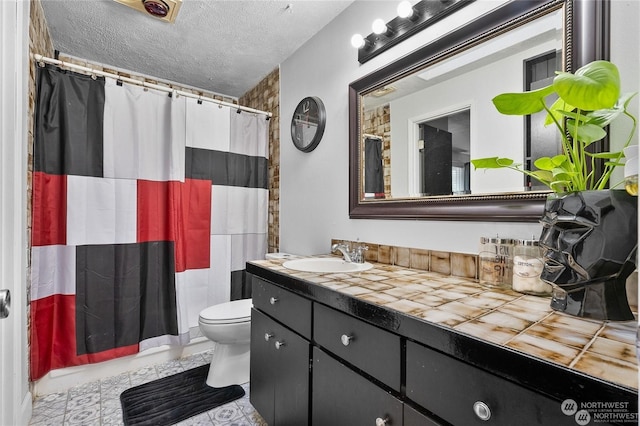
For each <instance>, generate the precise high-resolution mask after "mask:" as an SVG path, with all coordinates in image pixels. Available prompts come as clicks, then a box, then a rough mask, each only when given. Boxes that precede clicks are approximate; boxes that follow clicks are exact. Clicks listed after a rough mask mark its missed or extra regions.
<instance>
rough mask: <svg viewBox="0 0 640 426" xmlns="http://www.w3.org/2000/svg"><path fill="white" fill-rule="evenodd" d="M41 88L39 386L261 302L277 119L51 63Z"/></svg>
mask: <svg viewBox="0 0 640 426" xmlns="http://www.w3.org/2000/svg"><path fill="white" fill-rule="evenodd" d="M37 79H38V80H37V81H38V86H37V100H36V113H35V127H36V128H35V146H34V173H33V226H32V262H31V263H32V265H31V270H32V273H31V274H32V276H31V305H30V312H31V340H30V342H31V346H30V348H31V349H30V350H31V354H30V366H31V379H32V380H37V379H39V378H41V377H42V376H44V375H45V374H46V373H47V372H49V371H50V370H53V369H57V368H63V367H69V366H73V365H80V364H86V363H93V362H100V361H105V360H108V359H112V358H116V357H120V356H124V355H130V354H134V353H137V352H139V351H141V350H144V349H147V348H150V347H154V346H159V345H163V344H185V343H187V342H188V341H189V328H191V327H196V326H197V325H198V314H199V312H200V311H201V310H202V309H204V308H206V307H207V306H211V305H213V304H216V303H221V302H225V301H229V300H233V299H240V298H247V297H250V296H251V293H250V291H251V289H250V287H249V283H247V282H245V278H244V268H245V263H246V261H247V260H253V259H261V258H264V254H265V252H266V249H267V242H266V241H267V238H266V237H267V235H266V234H267V210H268V192H267V156H268V142H267V132H268V121H267V120H266V119H265V117H264V116H260V115H255V114H248V113H241V114H238V113H236V111H235V110H230V109H229V108H227V107H220V106H218V105H214V104H212V103H207V102H203V103H198V102H197V101H196V100H195V99H191V98H186V97H181V96H169V95H168V94H167V93H165V92H161V91H154V90H150V89H144V88H142V87H139V86H135V85H127V84H124V85H123V84H119V82H116V81H114V80H111V79H106V80H105V79H102V78H98V79H93V78H91V77H89V76H85V75H81V74H77V73H73V72H69V71H63V70H60V69H58V68H56V67H52V66H46V67H41V68H38V76H37Z"/></svg>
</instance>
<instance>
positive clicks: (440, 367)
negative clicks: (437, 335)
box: [406, 341, 576, 426]
mask: <svg viewBox="0 0 640 426" xmlns="http://www.w3.org/2000/svg"><path fill="white" fill-rule="evenodd" d="M406 368H407V383H406V395H407V397H408V398H410V399H411V400H413V401H414V402H416V403H417V404H419V405H421V406H423V407H424V408H426V409H427V410H429V411H431V412H433V413H434V414H436V415H437V416H439V417H441V418H442V419H444V420H446V421H447V422H450V423H452V424H455V425H471V424H487V425H505V426H512V425H513V424H514V419H517V424H518V425H522V426H525V425H572V426H575V425H576V421H575V419H574V417H573V416H566V415H564V414H562V411H561V409H560V402H559V401H554V400H552V399H549V398H547V397H544V396H542V395H540V394H537V393H535V392H533V391H530V390H529V389H526V388H524V387H522V386H519V385H516V384H515V383H512V382H510V381H508V380H505V379H502V378H500V377H497V376H494V375H493V374H490V373H488V372H486V371H484V370H481V369H479V368H476V367H473V366H471V365H469V364H465V363H464V362H462V361H459V360H457V359H455V358H453V357H450V356H448V355H444V354H442V353H440V352H436V351H434V350H432V349H429V348H426V347H424V346H422V345H418V344H416V343H414V342H409V341H408V342H407V365H406ZM477 403H478V404H482V403H484V404H486V407H488V409H489V410H490V417H489V419H488V420H487V421H481V420H480V418H479V417H478V416H477V415H476V414H475V412H474V404H477ZM478 407H479V410H482V406H481V405H479V406H478Z"/></svg>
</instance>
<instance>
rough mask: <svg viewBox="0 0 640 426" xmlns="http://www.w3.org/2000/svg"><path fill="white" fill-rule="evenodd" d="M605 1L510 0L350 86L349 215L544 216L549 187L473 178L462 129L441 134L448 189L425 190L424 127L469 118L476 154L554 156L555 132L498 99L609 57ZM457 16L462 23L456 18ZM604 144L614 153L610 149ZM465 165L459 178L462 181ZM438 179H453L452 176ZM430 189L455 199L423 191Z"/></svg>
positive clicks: (504, 177)
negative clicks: (448, 145) (448, 142)
mask: <svg viewBox="0 0 640 426" xmlns="http://www.w3.org/2000/svg"><path fill="white" fill-rule="evenodd" d="M607 3H608V2H600V1H593V0H533V1H519V0H509V1H505V2H503V3H500V5H498V6H497V7H496V8H495V9H492V10H491V11H490V12H488V13H484V14H480V15H478V16H477V17H476V18H474V19H472V20H469V21H468V22H466V23H464V24H463V25H460V26H456V24H453V28H452V29H451V30H450V31H449V32H445V33H444V34H442V35H441V36H439V37H438V38H435V39H433V40H432V41H430V42H428V43H427V44H425V45H424V46H422V47H420V48H418V49H416V50H415V51H413V52H411V53H409V54H407V55H405V56H402V57H400V58H398V59H397V60H396V61H393V62H391V63H389V64H387V65H386V66H384V67H382V68H380V69H378V70H376V71H374V72H372V73H370V74H368V75H366V76H364V77H361V78H360V79H358V80H356V81H354V82H352V83H351V84H350V85H349V217H350V218H352V219H412V220H415V219H428V220H478V221H529V222H537V221H539V219H540V216H541V214H542V211H543V209H544V201H545V200H546V197H547V195H548V191H538V190H537V188H536V187H533V186H531V185H530V184H529V183H528V182H527V181H525V180H524V179H523V177H522V175H521V174H518V173H517V172H512V171H510V170H508V169H501V170H497V169H496V170H491V172H492V173H485V172H484V171H482V170H480V171H474V170H470V171H469V172H468V175H469V176H468V178H465V177H464V175H465V171H464V166H460V164H459V163H457V162H458V161H460V162H466V160H462V159H460V160H457V159H456V153H455V152H454V148H455V139H456V133H455V132H452V131H451V130H450V129H446V130H444V129H442V128H439V129H440V131H443V130H444V131H447V132H450V133H452V149H451V168H450V169H451V171H450V174H451V189H449V188H448V185H447V188H438V189H436V190H431V189H428V188H425V187H424V186H421V180H424V177H423V176H424V175H425V174H426V170H427V167H428V165H423V166H422V168H421V165H420V158H424V157H425V156H426V155H427V153H428V149H427V148H428V146H426V145H425V144H428V142H427V139H425V137H424V131H423V132H422V135H421V134H420V128H421V125H423V124H427V125H429V126H431V127H436V128H438V126H437V125H434V124H433V123H434V122H437V121H438V120H439V119H441V118H442V117H445V116H446V117H448V116H452V115H455V114H456V113H458V112H461V111H468V122H469V135H468V140H469V157H470V158H483V157H493V156H496V155H499V156H504V157H509V158H516V159H521V161H522V162H523V163H525V162H526V161H528V160H529V159H530V158H532V157H533V158H535V157H538V156H539V155H540V153H539V152H535V150H540V149H542V150H544V152H550V153H553V152H554V150H557V149H558V148H559V144H558V143H557V141H554V140H553V137H550V136H549V135H546V134H544V133H541V134H537V133H536V130H535V129H536V128H539V127H540V126H538V125H536V124H534V123H535V122H534V123H528V124H527V121H526V120H525V119H523V118H522V117H519V119H518V118H516V117H509V116H503V115H501V114H500V113H498V112H497V110H496V109H495V107H494V106H493V104H492V102H491V99H492V98H493V97H494V96H496V95H497V94H499V93H504V92H506V91H513V92H522V91H523V90H526V89H527V87H528V86H531V87H536V84H543V83H542V81H544V79H545V78H546V77H545V75H552V74H553V71H554V70H557V69H563V70H566V71H572V70H576V69H578V68H579V67H581V66H582V65H585V64H587V63H589V62H591V61H594V60H597V59H608V55H609V28H610V23H609V13H608V6H607ZM474 4H479V3H474ZM485 4H486V3H485ZM449 18H450V22H452V23H455V22H456V19H457V17H456V15H455V14H453V15H451V16H450V17H449ZM536 119H538V118H536V117H534V118H532V120H536ZM423 128H424V126H423ZM552 133H553V132H552ZM543 140H544V143H543V142H541V141H543ZM367 141H369V142H367ZM420 141H423V142H420ZM367 145H369V146H367ZM421 149H422V150H423V151H422V154H421V151H420V150H421ZM597 149H601V150H607V149H608V144H607V142H606V141H605V142H604V143H603V145H602V146H600V147H599V148H597ZM370 150H371V151H373V154H371V155H372V159H369V158H368V157H367V153H368V152H369V151H370ZM365 151H367V152H365ZM543 155H549V154H543ZM460 167H463V170H462V174H463V178H462V179H460V178H459V177H458V178H457V177H456V174H458V175H459V173H460V169H459V168H460ZM454 168H458V169H457V171H454V170H456V169H454ZM369 169H371V170H369ZM499 171H500V172H505V173H509V172H512V173H515V174H502V173H498V172H499ZM441 174H442V176H444V175H448V174H449V171H448V169H447V171H446V172H445V171H441ZM367 176H368V177H369V178H370V177H374V178H375V179H373V180H372V182H373V183H374V184H375V186H371V187H367V186H366V182H365V177H367ZM460 182H462V183H460ZM469 190H470V192H471V193H468V192H469ZM434 192H437V193H440V192H442V193H445V192H446V193H450V194H451V195H429V196H423V194H425V193H434Z"/></svg>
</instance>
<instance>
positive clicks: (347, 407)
mask: <svg viewBox="0 0 640 426" xmlns="http://www.w3.org/2000/svg"><path fill="white" fill-rule="evenodd" d="M312 371H313V373H312V375H313V380H312V384H311V386H312V389H313V390H312V392H311V398H312V402H311V418H312V420H311V424H312V425H313V426H328V425H335V426H361V425H362V426H366V425H371V426H374V425H376V424H378V423H377V422H382V420H386V423H385V425H389V426H401V425H402V402H401V401H399V400H398V399H397V398H395V397H394V396H392V395H391V394H389V392H387V391H385V390H383V389H382V388H380V387H378V386H376V385H375V384H373V383H372V382H370V381H368V380H367V379H365V378H364V377H363V376H361V375H359V374H358V373H356V372H355V371H353V370H351V369H350V368H348V367H346V366H344V365H343V364H341V363H340V362H339V361H337V360H335V359H333V358H332V357H331V356H330V355H327V354H326V353H325V352H324V351H322V350H321V349H319V348H317V347H314V348H313V368H312Z"/></svg>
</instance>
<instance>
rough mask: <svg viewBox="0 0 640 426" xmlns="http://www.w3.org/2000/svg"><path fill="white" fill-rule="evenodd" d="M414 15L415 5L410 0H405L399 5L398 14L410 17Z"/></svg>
mask: <svg viewBox="0 0 640 426" xmlns="http://www.w3.org/2000/svg"><path fill="white" fill-rule="evenodd" d="M411 15H413V7H412V6H411V2H409V0H403V1H401V2H400V4H399V5H398V16H399V17H401V18H408V17H410V16H411Z"/></svg>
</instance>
